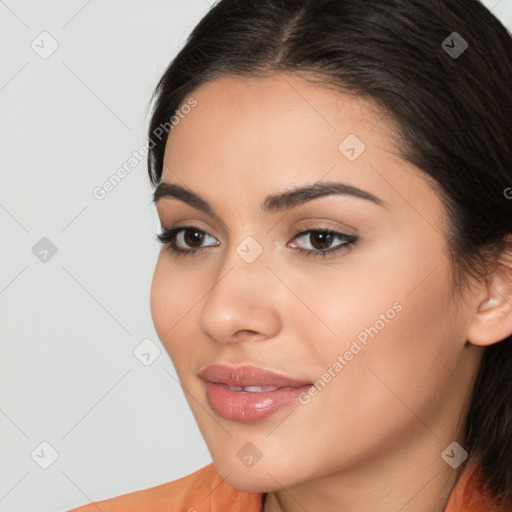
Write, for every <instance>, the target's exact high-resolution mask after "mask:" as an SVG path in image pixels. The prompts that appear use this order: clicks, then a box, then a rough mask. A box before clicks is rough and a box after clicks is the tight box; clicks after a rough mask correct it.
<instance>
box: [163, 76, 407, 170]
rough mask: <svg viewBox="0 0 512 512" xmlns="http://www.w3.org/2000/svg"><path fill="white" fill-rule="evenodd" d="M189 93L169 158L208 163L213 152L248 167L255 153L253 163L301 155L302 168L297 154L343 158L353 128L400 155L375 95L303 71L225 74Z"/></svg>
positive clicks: (368, 143)
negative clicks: (312, 78) (324, 81)
mask: <svg viewBox="0 0 512 512" xmlns="http://www.w3.org/2000/svg"><path fill="white" fill-rule="evenodd" d="M190 96H191V97H193V98H194V99H195V101H196V102H197V104H196V106H195V107H194V108H192V109H189V111H188V113H186V114H184V115H182V116H181V117H182V118H181V120H180V121H179V123H178V124H177V125H175V126H174V127H173V128H172V130H171V132H170V135H169V138H168V141H167V145H166V151H165V163H166V164H167V166H169V165H171V163H172V164H173V165H175V166H176V165H179V166H180V168H184V166H185V167H193V166H194V164H195V163H198V164H201V165H202V162H199V160H203V159H204V157H205V156H208V158H209V164H208V165H209V167H210V168H211V167H212V166H215V165H216V163H217V162H222V166H223V167H224V166H225V165H232V166H236V167H237V168H238V169H240V170H242V169H245V168H247V165H248V160H249V159H250V163H251V166H252V169H253V170H257V169H259V170H261V169H262V168H265V167H267V166H268V165H270V163H271V162H272V163H273V164H274V165H275V166H278V167H280V168H283V170H284V169H285V168H286V162H290V161H292V160H295V162H294V165H295V170H296V172H297V171H299V169H298V168H297V164H298V163H299V162H297V161H296V160H298V159H299V160H302V161H303V162H304V164H307V166H309V167H311V166H312V165H313V166H315V165H317V164H318V165H319V167H322V166H324V165H325V161H326V160H328V159H330V160H331V161H333V163H334V162H335V161H337V160H339V158H340V156H342V155H341V154H340V144H341V143H342V142H343V141H344V140H345V139H346V138H347V137H348V136H349V135H355V136H356V137H357V139H359V140H360V141H361V144H360V146H361V147H363V146H364V148H365V149H371V150H372V152H373V153H374V154H375V152H376V151H378V152H379V153H384V152H385V153H386V156H387V157H388V158H393V157H395V158H397V157H396V145H395V142H394V140H393V136H394V133H395V130H394V129H393V126H392V124H391V123H392V121H391V120H390V119H388V118H387V117H386V116H385V115H384V113H383V111H382V110H381V109H380V108H379V107H378V105H377V104H376V102H374V101H372V100H370V99H363V98H362V97H360V96H356V95H355V94H353V93H349V92H344V91H339V90H333V89H332V88H331V89H330V88H327V87H326V86H324V85H321V84H319V83H311V82H309V81H307V80H305V79H304V78H302V77H301V76H297V75H293V74H279V75H271V76H267V77H262V78H243V77H238V76H226V77H222V78H219V79H216V80H213V81H211V82H207V83H205V84H203V85H202V86H201V87H199V88H198V89H196V90H195V91H194V92H193V93H192V94H191V95H190ZM351 140H352V139H351ZM283 165H284V167H283ZM299 167H301V166H299ZM351 167H356V165H355V164H354V165H351ZM164 173H165V169H164Z"/></svg>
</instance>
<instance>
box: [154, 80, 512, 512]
mask: <svg viewBox="0 0 512 512" xmlns="http://www.w3.org/2000/svg"><path fill="white" fill-rule="evenodd" d="M193 96H194V98H196V99H197V102H198V103H197V106H196V107H194V108H193V109H192V110H191V112H190V113H188V114H187V115H186V116H185V117H184V118H183V119H182V120H180V122H179V124H177V125H176V126H175V127H174V128H173V129H172V131H171V134H170V136H169V139H168V143H167V146H166V152H165V162H164V172H163V176H162V181H163V182H169V183H177V184H180V185H181V186H184V187H186V188H188V189H190V190H192V191H194V192H195V193H196V194H198V195H200V196H201V197H203V198H204V199H205V200H207V201H208V202H209V203H210V204H211V205H212V207H213V208H214V210H215V212H216V213H217V216H218V218H216V217H213V216H210V215H208V214H206V213H204V212H201V211H199V210H197V209H196V208H194V207H192V206H190V205H188V204H186V203H185V202H183V201H180V200H177V199H172V198H162V199H160V200H159V201H158V202H157V211H158V215H159V218H160V221H161V223H162V226H164V227H166V228H172V227H175V226H184V225H188V224H193V225H194V226H196V227H197V228H198V229H202V230H204V231H206V232H207V233H209V234H210V235H211V237H209V236H206V237H205V239H204V241H203V242H202V247H206V250H205V251H204V252H203V253H201V254H200V255H195V256H189V255H187V256H176V255H174V254H173V253H172V252H171V251H170V249H169V248H168V247H166V246H163V247H162V250H161V252H160V255H159V258H158V262H157V265H156V268H155V272H154V278H153V282H152V289H151V312H152V316H153V321H154V324H155V328H156V331H157V333H158V335H159V337H160V339H161V341H162V343H163V345H164V346H165V348H166V350H167V352H168V354H169V356H170V357H171V359H172V362H173V364H174V367H175V369H176V372H177V374H178V377H179V379H180V382H181V384H182V386H183V387H184V389H185V391H186V397H187V400H188V403H189V405H190V408H191V410H192V412H193V414H194V417H195V419H196V421H197V424H198V426H199V429H200V431H201V433H202V435H203V436H204V438H205V441H206V443H207V445H208V447H209V450H210V453H211V455H212V458H213V461H214V462H215V464H216V466H217V468H218V470H219V472H220V473H221V475H222V476H223V477H224V478H225V480H226V481H227V482H228V483H229V484H230V485H232V486H233V487H235V488H237V489H239V490H242V491H247V492H268V496H267V499H266V503H265V511H267V512H277V511H292V510H308V511H309V512H314V511H320V510H321V511H323V512H326V511H336V512H340V511H342V512H355V511H363V510H375V504H378V508H379V511H380V512H396V511H397V510H400V511H401V512H408V511H411V512H412V511H414V512H432V511H433V510H436V511H441V510H443V508H444V506H445V504H446V501H447V499H448V497H449V494H450V492H451V490H452V488H453V486H454V484H455V482H456V479H457V478H458V476H459V475H460V472H461V470H462V469H463V468H464V467H465V466H464V465H463V466H461V467H460V468H459V470H457V471H456V470H453V469H452V468H451V467H450V466H448V464H447V463H446V462H445V461H444V460H443V459H442V458H441V456H440V455H441V453H442V452H443V450H444V449H445V448H446V447H447V446H448V445H449V444H450V443H451V442H452V441H460V437H459V436H458V434H457V429H458V428H459V426H460V425H459V421H460V418H462V417H463V416H464V413H465V409H464V404H465V403H466V400H467V399H468V398H469V393H470V391H471V384H472V383H473V381H474V378H475V376H476V371H477V369H478V363H479V361H480V358H481V355H482V350H483V346H484V345H488V344H490V343H494V342H497V341H499V340H500V339H503V338H504V337H505V336H506V335H507V334H508V333H509V331H510V330H512V324H511V323H510V320H507V321H508V323H505V322H504V321H503V319H504V318H505V316H506V315H507V314H508V312H507V307H506V305H503V304H502V303H500V304H499V305H497V303H496V300H494V302H492V301H491V298H490V295H489V290H490V288H489V287H487V286H484V285H483V284H480V283H473V286H472V287H471V288H467V289H465V290H464V296H463V297H462V298H461V297H459V296H458V295H457V294H453V293H452V289H451V287H450V283H451V282H452V279H453V276H452V268H451V266H450V262H449V260H448V258H447V256H446V236H445V233H446V232H447V224H446V222H447V217H446V212H445V209H444V208H443V205H442V203H441V201H440V199H439V197H438V195H437V194H436V192H435V191H434V189H433V188H432V187H431V186H430V185H429V183H428V181H427V180H426V178H425V175H424V174H422V173H421V172H420V171H419V170H418V169H416V168H414V167H413V166H412V165H410V164H408V163H407V162H405V161H403V160H401V159H400V158H399V157H398V156H397V155H396V149H397V148H396V146H395V142H394V139H393V138H392V133H393V125H392V124H391V121H389V120H388V119H387V118H385V117H383V114H382V112H381V111H380V110H379V109H378V108H377V106H376V105H375V104H373V103H372V102H371V101H370V100H368V99H364V100H363V99H362V98H359V97H356V96H353V95H348V94H341V93H340V92H335V91H333V90H329V89H327V88H325V87H322V86H321V85H318V84H312V83H310V82H307V81H305V80H304V79H303V78H300V77H299V76H297V75H292V74H286V75H285V74H280V75H273V76H269V77H265V78H258V79H241V78H237V77H224V78H220V79H216V80H214V81H212V82H210V83H207V84H205V85H203V86H201V87H200V88H199V89H197V90H196V91H194V94H193ZM348 134H356V135H357V137H358V138H359V139H360V140H361V141H363V142H364V144H365V146H366V149H365V151H364V152H363V153H362V154H361V155H360V156H359V157H358V158H357V159H356V160H355V161H349V160H348V159H347V158H345V156H344V155H343V154H342V153H341V152H340V151H339V149H338V146H339V144H340V142H341V141H342V140H344V139H345V137H347V135H348ZM317 181H336V182H344V183H347V184H350V185H354V186H357V187H359V188H362V189H364V190H366V191H368V192H370V193H372V194H374V195H375V196H377V197H379V198H380V199H381V200H382V201H384V202H385V203H386V204H385V205H384V206H382V205H377V204H374V203H372V202H370V201H367V200H363V199H360V198H356V197H351V196H341V195H330V196H326V197H321V198H317V199H314V200H312V201H308V202H307V203H305V204H302V205H300V206H298V207H296V208H294V209H291V210H289V211H286V212H278V213H276V212H274V213H264V212H263V211H262V210H261V208H260V205H261V203H263V201H264V199H265V197H266V196H267V195H269V194H276V193H279V192H283V191H285V190H287V189H290V188H291V187H297V186H305V185H309V184H313V183H315V182H317ZM322 228H323V229H332V230H335V231H338V232H341V233H346V234H350V235H354V234H356V233H357V236H358V237H359V240H358V241H357V242H356V244H355V245H354V246H353V247H351V248H349V249H342V250H341V251H340V252H338V253H336V254H331V255H328V256H326V257H325V258H322V257H321V256H320V255H317V257H308V256H306V255H304V254H300V253H299V252H298V251H297V248H298V247H300V248H303V249H311V250H314V249H315V248H317V252H321V250H322V246H321V245H320V244H319V243H318V242H317V239H315V238H314V237H311V236H309V235H307V234H306V235H302V236H301V237H300V238H295V236H296V231H295V230H296V229H300V230H301V231H307V230H308V229H318V230H321V229H322ZM247 236H251V237H253V238H254V239H255V240H256V241H257V242H258V243H259V244H260V245H261V247H262V249H263V253H262V254H261V255H260V256H259V257H258V258H257V259H256V260H255V261H254V262H252V263H247V262H246V261H244V259H242V258H241V257H240V256H239V254H238V253H237V252H236V248H237V246H238V245H239V244H240V243H241V242H242V240H244V239H245V238H246V237H247ZM212 237H213V238H212ZM312 238H313V239H312ZM188 241H189V244H190V243H191V239H190V238H189V239H188ZM216 242H219V243H220V244H219V245H217V246H215V245H214V244H215V243H216ZM178 243H179V242H178ZM341 243H342V242H341V241H340V239H334V240H333V242H332V243H331V245H330V246H329V247H330V248H333V247H336V246H339V245H340V244H341ZM183 244H184V242H183V241H181V245H180V247H181V248H184V249H187V248H188V249H190V248H194V247H196V248H197V247H198V246H197V245H196V246H194V245H183ZM315 244H316V245H315ZM199 246H201V244H199ZM318 248H319V249H318ZM494 285H495V289H496V290H498V289H499V290H502V291H503V288H502V287H501V281H498V280H497V281H495V282H494ZM396 302H398V303H399V304H401V306H402V309H401V311H400V312H398V313H396V315H395V316H394V318H393V319H391V320H389V322H387V323H385V327H384V328H382V329H380V331H379V332H378V334H377V335H376V336H375V337H374V338H369V339H368V342H367V345H366V346H365V347H364V349H363V350H361V351H360V352H359V353H358V354H357V355H355V356H354V357H353V359H352V360H351V361H349V362H348V364H346V366H344V368H343V370H342V371H340V372H339V373H337V374H336V377H335V378H332V380H331V381H330V382H329V383H328V384H327V385H326V386H325V387H324V388H323V389H322V390H321V391H320V392H319V393H318V394H317V395H316V396H315V397H313V398H312V399H311V401H310V402H309V403H308V404H307V405H303V404H294V405H292V406H288V407H286V408H284V409H282V410H280V411H279V412H277V413H276V414H274V415H273V416H271V417H270V418H268V419H266V420H264V421H261V422H259V423H256V424H252V425H246V424H240V423H236V422H232V421H227V420H224V419H222V418H220V417H219V416H217V415H216V414H215V413H214V412H213V410H212V409H211V407H210V406H209V404H208V401H207V398H206V394H205V389H204V382H203V381H202V380H201V379H200V377H199V375H198V374H199V371H200V370H201V369H202V368H204V367H205V366H206V365H208V364H211V363H214V362H224V363H228V364H233V365H239V364H240V365H241V364H252V365H256V366H259V367H261V368H265V369H269V370H273V371H276V372H278V373H282V374H285V375H287V376H290V377H294V378H297V379H306V380H308V381H310V382H315V381H317V380H318V379H320V378H321V376H322V375H323V374H324V373H325V372H326V371H327V369H328V368H330V367H332V366H333V363H334V362H335V361H336V360H337V356H338V355H342V354H344V353H345V352H346V351H347V350H348V349H349V348H350V346H351V343H352V341H353V340H354V339H356V337H357V335H358V334H359V333H361V331H363V330H364V329H365V328H366V327H369V326H372V325H374V324H375V322H376V321H377V320H379V318H381V317H380V315H381V314H383V313H385V312H386V310H388V309H390V308H392V305H393V304H394V303H396ZM500 307H501V309H499V311H498V313H497V312H496V308H500ZM508 309H510V308H508ZM493 314H494V316H492V315H493ZM506 318H507V319H508V318H509V317H508V316H507V317H506ZM492 322H495V323H499V328H498V327H496V329H494V330H492V329H490V326H491V324H492ZM493 325H494V324H493ZM484 326H485V327H486V329H487V331H486V332H487V333H488V334H487V335H484V334H483V327H484ZM247 442H251V443H253V444H254V445H255V446H256V447H257V448H258V450H259V451H260V452H261V453H262V457H261V459H260V460H259V461H258V462H257V463H256V464H255V465H254V466H252V467H251V468H247V467H246V466H245V465H244V464H242V463H241V461H240V460H239V459H238V457H237V452H238V451H239V450H240V449H241V448H242V447H243V446H244V445H245V444H246V443H247ZM193 505H194V504H191V506H193Z"/></svg>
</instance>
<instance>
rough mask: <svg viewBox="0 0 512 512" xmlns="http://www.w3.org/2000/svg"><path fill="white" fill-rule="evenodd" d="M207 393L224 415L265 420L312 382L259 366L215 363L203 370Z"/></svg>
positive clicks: (248, 420)
mask: <svg viewBox="0 0 512 512" xmlns="http://www.w3.org/2000/svg"><path fill="white" fill-rule="evenodd" d="M200 376H201V378H202V379H203V380H204V381H205V383H206V396H207V399H208V402H209V404H210V406H211V408H212V409H213V411H214V412H215V413H216V414H218V415H219V416H220V417H221V418H224V419H226V420H230V421H236V422H239V423H256V422H258V421H262V420H264V419H266V418H268V417H269V416H271V415H272V414H274V413H276V412H277V411H279V410H280V409H282V408H283V407H286V406H287V405H290V404H292V403H294V402H295V403H296V402H297V399H298V397H299V395H300V394H301V393H303V392H307V390H308V389H309V388H310V387H311V386H312V384H311V382H307V381H304V380H298V379H292V378H290V377H287V376H285V375H281V374H279V373H275V372H272V371H269V370H263V369H261V368H257V367H255V366H248V365H246V366H237V367H234V366H228V365H224V364H212V365H209V366H207V367H206V368H204V369H203V370H202V371H201V372H200Z"/></svg>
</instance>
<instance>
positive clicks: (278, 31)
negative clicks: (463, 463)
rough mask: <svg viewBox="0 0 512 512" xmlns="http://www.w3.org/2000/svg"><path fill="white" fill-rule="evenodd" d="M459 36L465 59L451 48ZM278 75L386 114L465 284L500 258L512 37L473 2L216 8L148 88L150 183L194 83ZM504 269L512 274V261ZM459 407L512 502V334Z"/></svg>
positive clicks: (511, 148) (511, 202)
mask: <svg viewBox="0 0 512 512" xmlns="http://www.w3.org/2000/svg"><path fill="white" fill-rule="evenodd" d="M454 32H456V33H457V34H458V36H457V35H455V36H454V35H453V33H454ZM459 36H460V37H461V38H462V39H455V41H456V43H455V42H454V39H453V38H454V37H455V38H458V37H459ZM450 38H451V39H450ZM462 40H464V41H465V42H467V44H468V47H467V49H466V50H465V51H464V52H463V53H462V54H460V55H456V54H453V53H450V51H447V50H449V48H453V47H454V46H455V45H458V46H457V48H461V46H460V45H461V42H462ZM445 41H448V42H447V43H444V42H445ZM278 72H292V73H298V74H301V75H304V76H305V77H309V78H310V79H314V80H316V81H317V82H318V83H323V84H324V85H325V86H327V87H331V88H333V87H334V88H338V89H339V90H340V91H344V92H346V91H350V92H352V93H355V94H357V95H359V96H362V97H366V98H369V99H372V100H374V101H376V102H377V103H378V104H379V106H380V107H381V108H382V111H383V112H384V113H386V114H388V115H389V116H390V118H391V119H392V120H393V121H394V122H395V126H396V127H397V134H396V135H398V137H397V142H398V143H397V147H398V148H399V151H400V156H401V157H402V158H403V159H404V160H406V161H409V162H411V163H412V164H413V165H415V166H416V167H418V168H419V169H420V170H421V171H423V172H424V173H425V175H426V176H428V177H429V179H430V180H431V181H432V183H433V184H434V185H435V186H436V187H437V190H438V192H439V194H440V196H441V198H442V200H443V204H444V205H445V207H446V211H447V213H448V217H449V220H450V225H451V229H450V232H449V233H447V234H446V236H447V241H448V249H449V256H450V258H451V260H452V262H453V268H454V270H456V272H454V276H455V277H456V279H455V281H456V282H457V284H458V285H459V286H460V284H461V280H463V279H464V277H465V276H466V277H467V276H470V275H472V276H476V277H479V276H480V277H485V276H486V273H487V272H488V263H489V254H494V255H496V256H500V255H503V254H508V253H509V251H510V246H509V245H508V246H507V240H509V238H508V237H509V236H510V235H511V233H512V198H510V197H508V198H507V193H506V191H507V190H510V192H511V194H510V195H511V196H512V190H511V189H510V188H509V187H511V186H512V143H511V141H512V94H511V83H512V38H511V34H510V33H509V32H508V31H507V29H506V28H505V27H504V26H503V25H502V24H501V23H500V21H499V20H498V19H497V18H496V17H495V16H493V14H492V13H491V12H490V11H489V10H488V9H487V8H486V7H485V6H484V5H483V4H481V3H480V2H479V1H478V0H364V1H361V0H250V1H247V0H222V1H220V2H219V3H218V4H216V5H215V6H214V7H213V8H212V9H211V10H210V11H209V12H208V13H207V14H206V16H205V17H204V18H203V19H202V20H201V21H200V22H199V24H198V25H197V26H196V27H195V28H194V30H193V32H192V33H191V35H190V36H189V38H188V40H187V42H186V44H185V45H184V47H183V48H182V49H181V51H180V52H179V53H178V55H177V56H176V57H175V58H174V60H173V61H172V62H171V63H170V65H169V67H168V68H167V69H166V71H165V73H164V74H163V76H162V78H161V79H160V81H159V83H158V85H157V87H156V90H155V93H154V96H153V99H154V104H153V113H152V118H151V122H150V126H149V140H150V141H151V144H150V151H149V153H148V167H149V176H150V179H151V182H152V184H153V185H155V184H157V183H159V182H160V180H161V176H162V170H163V158H164V150H165V145H166V141H167V137H168V131H166V133H165V134H164V136H163V137H162V136H161V135H160V136H159V137H158V140H157V141H155V140H154V138H155V137H154V134H155V131H157V132H158V129H159V127H161V126H164V125H165V124H166V123H169V120H170V119H171V118H172V116H173V115H175V114H176V113H177V112H178V110H179V108H180V106H181V105H182V104H183V103H184V101H185V99H186V98H187V97H189V96H190V95H191V94H192V93H193V91H194V90H195V89H196V88H197V87H199V86H200V85H202V84H204V83H206V82H207V81H209V80H213V79H215V78H219V77H222V76H225V75H238V76H245V77H258V76H265V75H268V74H272V73H278ZM161 132H162V130H161V129H160V133H161ZM489 249H490V250H489ZM493 261H494V262H496V260H493ZM499 261H500V260H499V259H498V263H499ZM503 265H504V269H505V271H507V272H512V263H511V262H510V260H509V261H506V262H505V263H504V264H503ZM468 406H469V407H468V413H467V416H466V418H465V419H464V427H463V432H462V434H461V435H462V439H463V442H464V448H465V449H466V450H467V451H468V452H469V454H470V458H471V459H477V460H478V461H479V463H480V466H481V468H482V470H483V474H484V476H485V479H486V482H487V484H488V487H489V489H490V490H491V493H492V494H493V495H494V496H495V497H498V498H499V497H501V498H503V499H504V500H508V501H510V502H512V336H509V337H508V338H507V339H506V340H504V341H501V342H499V343H496V344H494V345H491V346H489V347H487V348H485V350H484V354H483V358H482V360H481V363H480V368H479V373H478V375H477V378H476V381H475V383H474V388H473V390H472V395H471V400H470V403H469V404H468Z"/></svg>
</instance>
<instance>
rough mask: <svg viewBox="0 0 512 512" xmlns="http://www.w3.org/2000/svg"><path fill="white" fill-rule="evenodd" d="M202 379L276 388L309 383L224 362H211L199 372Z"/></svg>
mask: <svg viewBox="0 0 512 512" xmlns="http://www.w3.org/2000/svg"><path fill="white" fill-rule="evenodd" d="M199 375H200V377H201V378H202V379H203V380H206V381H208V382H217V383H221V384H225V385H227V386H239V387H246V386H272V387H276V388H285V387H292V388H295V387H301V386H305V385H307V384H311V383H310V382H308V381H305V380H299V379H292V378H291V377H287V376H286V375H282V374H280V373H276V372H273V371H270V370H263V369H262V368H258V367H256V366H251V365H244V366H229V365H226V364H219V363H216V364H211V365H208V366H207V367H206V368H203V370H201V372H200V373H199Z"/></svg>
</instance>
